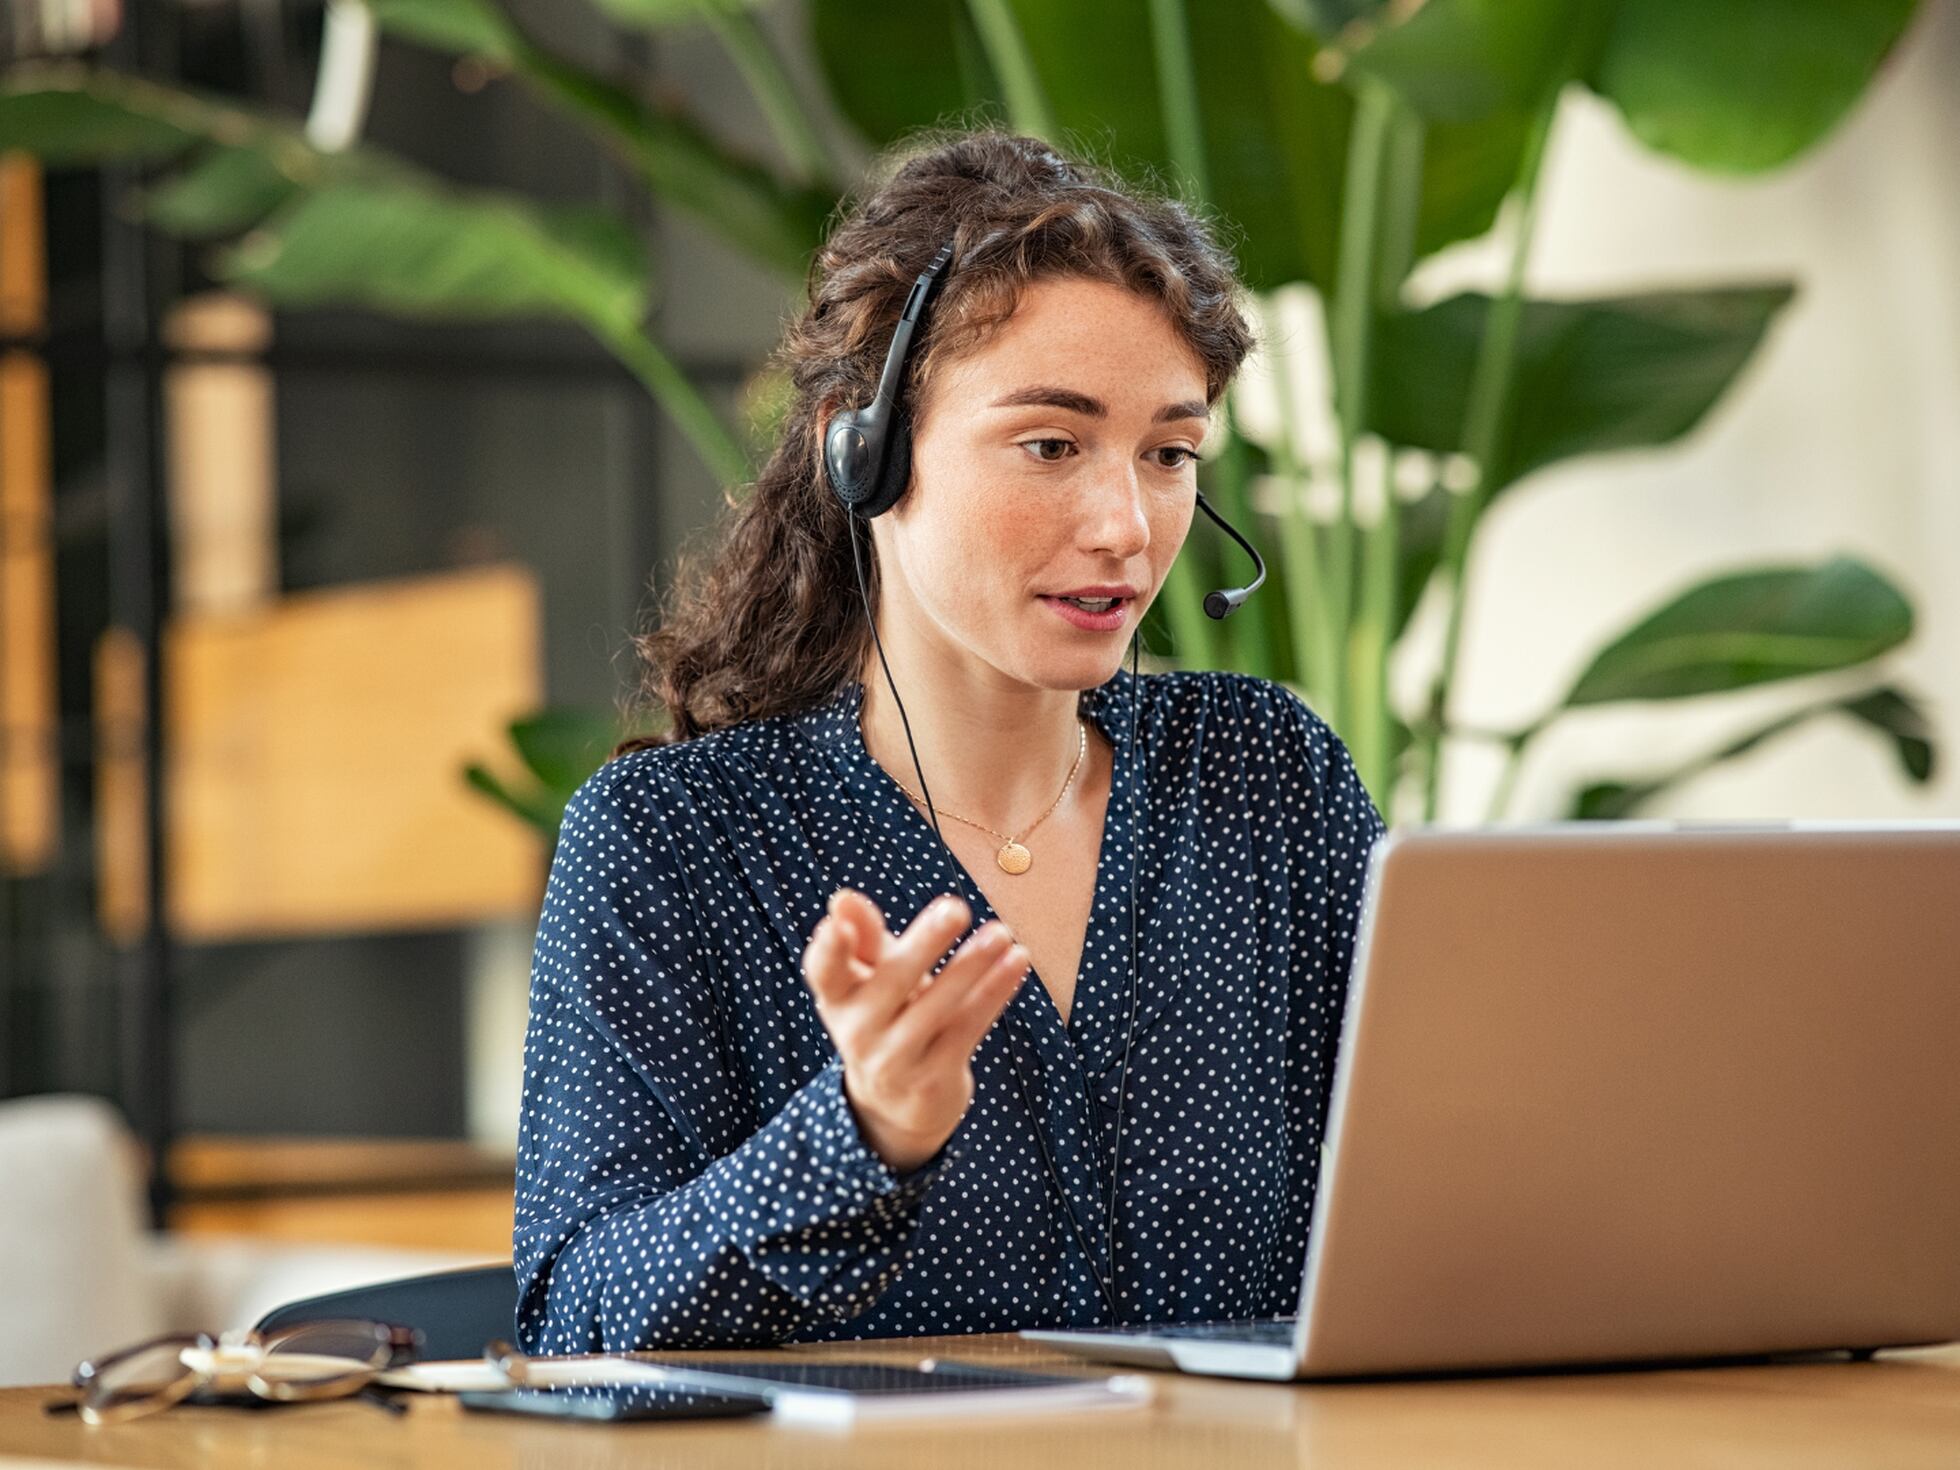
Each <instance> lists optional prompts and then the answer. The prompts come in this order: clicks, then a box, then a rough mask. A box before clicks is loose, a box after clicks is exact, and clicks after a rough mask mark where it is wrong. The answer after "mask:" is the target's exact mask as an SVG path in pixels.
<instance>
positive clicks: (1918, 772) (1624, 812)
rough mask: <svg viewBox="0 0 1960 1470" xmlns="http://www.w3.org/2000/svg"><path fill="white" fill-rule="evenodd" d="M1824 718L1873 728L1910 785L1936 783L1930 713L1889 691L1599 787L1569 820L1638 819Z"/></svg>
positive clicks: (1841, 702) (1817, 709)
mask: <svg viewBox="0 0 1960 1470" xmlns="http://www.w3.org/2000/svg"><path fill="white" fill-rule="evenodd" d="M1822 714H1843V715H1848V716H1850V717H1851V718H1852V719H1855V720H1859V721H1861V722H1863V723H1864V724H1867V725H1869V726H1871V727H1872V728H1873V729H1874V730H1877V731H1878V732H1879V733H1880V734H1882V735H1884V736H1885V737H1886V738H1887V739H1888V740H1890V741H1891V742H1892V750H1893V753H1894V754H1895V755H1897V756H1898V758H1899V765H1900V766H1901V767H1902V768H1903V769H1904V771H1905V773H1906V776H1907V778H1908V779H1909V780H1911V781H1913V782H1915V783H1917V784H1919V785H1922V786H1923V785H1925V784H1926V783H1927V782H1928V781H1930V780H1932V778H1933V769H1934V766H1935V765H1936V764H1937V761H1936V756H1935V751H1934V747H1933V741H1932V734H1931V726H1930V724H1929V722H1928V721H1927V718H1926V712H1925V710H1924V708H1923V707H1922V706H1921V705H1920V704H1919V703H1918V702H1917V701H1915V700H1914V699H1913V698H1912V697H1911V696H1910V695H1908V694H1906V693H1904V692H1903V691H1902V690H1899V689H1896V688H1893V687H1891V686H1889V685H1888V686H1885V687H1882V688H1878V689H1873V690H1870V691H1869V692H1867V693H1864V694H1860V695H1855V696H1852V697H1850V698H1845V699H1826V700H1820V701H1819V702H1818V703H1816V704H1812V705H1808V706H1806V707H1804V708H1802V709H1798V710H1793V711H1791V712H1790V713H1788V714H1785V715H1781V716H1779V717H1778V718H1776V719H1775V720H1772V721H1771V722H1770V723H1769V724H1767V725H1765V726H1763V727H1762V728H1761V729H1758V730H1753V731H1751V732H1750V733H1749V734H1747V735H1745V736H1743V737H1742V738H1741V739H1739V740H1733V741H1730V742H1729V743H1728V744H1727V745H1724V746H1722V747H1721V749H1719V750H1716V751H1714V752H1712V753H1711V754H1708V755H1704V756H1697V757H1696V758H1695V759H1693V760H1690V761H1685V762H1683V763H1682V764H1681V765H1679V766H1677V767H1675V768H1674V769H1673V770H1671V771H1668V772H1667V773H1666V774H1664V775H1660V776H1652V777H1648V778H1646V779H1644V780H1640V781H1599V782H1595V783H1593V784H1592V785H1589V786H1587V787H1585V788H1584V789H1583V790H1581V791H1579V792H1578V793H1577V794H1576V795H1575V796H1574V797H1573V799H1572V804H1571V808H1570V810H1569V811H1568V813H1567V815H1568V816H1569V817H1570V818H1572V819H1574V820H1589V819H1590V820H1600V819H1618V818H1623V817H1630V816H1634V815H1636V814H1637V813H1638V812H1639V811H1640V810H1641V809H1642V808H1644V807H1646V806H1647V805H1648V804H1649V803H1651V802H1652V801H1654V799H1655V798H1657V797H1659V796H1662V795H1664V794H1665V793H1666V792H1668V791H1671V790H1673V789H1674V788H1675V787H1677V786H1679V785H1681V784H1682V783H1683V782H1684V781H1687V780H1689V779H1690V778H1692V777H1694V776H1698V775H1700V774H1701V773H1702V772H1703V771H1705V770H1707V769H1709V768H1710V767H1711V766H1715V765H1719V764H1721V763H1722V762H1724V761H1730V760H1734V759H1735V758H1736V757H1738V756H1741V755H1746V754H1747V753H1748V752H1750V751H1752V750H1754V749H1755V748H1756V747H1757V746H1759V745H1761V744H1763V743H1764V742H1765V741H1767V740H1770V739H1772V738H1774V737H1775V736H1777V735H1780V734H1782V733H1783V732H1785V731H1786V730H1791V729H1794V728H1795V727H1797V726H1798V725H1801V724H1803V723H1805V722H1806V721H1808V720H1811V719H1814V718H1815V717H1816V716H1818V715H1822Z"/></svg>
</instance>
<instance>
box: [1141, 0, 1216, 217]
mask: <svg viewBox="0 0 1960 1470" xmlns="http://www.w3.org/2000/svg"><path fill="white" fill-rule="evenodd" d="M1150 38H1151V44H1152V49H1153V51H1154V52H1155V54H1156V58H1157V102H1158V107H1159V110H1160V111H1161V112H1162V113H1163V118H1164V141H1165V144H1166V146H1167V147H1168V148H1169V150H1170V157H1171V162H1172V163H1173V164H1174V165H1176V167H1177V169H1178V171H1179V172H1180V173H1182V174H1183V175H1184V177H1185V178H1187V179H1188V180H1190V182H1191V187H1192V188H1194V189H1196V190H1197V191H1198V195H1199V197H1200V198H1209V197H1210V195H1211V184H1210V180H1209V177H1208V175H1207V174H1206V171H1205V134H1204V115H1203V113H1202V112H1201V111H1200V110H1199V107H1198V77H1197V73H1196V71H1195V70H1194V69H1193V67H1192V64H1191V27H1190V22H1189V19H1188V17H1187V16H1186V15H1185V13H1184V0H1150Z"/></svg>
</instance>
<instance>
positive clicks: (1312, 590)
mask: <svg viewBox="0 0 1960 1470" xmlns="http://www.w3.org/2000/svg"><path fill="white" fill-rule="evenodd" d="M1259 305H1260V309H1261V316H1262V319H1263V321H1264V324H1265V328H1266V330H1265V337H1266V355H1267V356H1266V360H1267V361H1268V362H1269V363H1270V364H1271V365H1272V374H1273V385H1274V388H1275V389H1276V391H1277V392H1278V395H1279V400H1280V412H1279V419H1280V430H1279V438H1278V440H1277V441H1276V442H1275V444H1274V446H1273V457H1274V458H1275V459H1276V460H1277V461H1278V462H1279V469H1280V475H1281V478H1282V479H1283V480H1284V481H1285V483H1286V496H1285V499H1284V501H1283V502H1282V504H1281V509H1280V523H1279V524H1280V545H1281V546H1282V548H1283V549H1284V551H1285V564H1284V566H1283V567H1282V569H1281V571H1282V576H1281V581H1282V582H1283V584H1284V585H1285V588H1286V605H1287V610H1288V612H1289V613H1290V615H1291V617H1292V620H1293V649H1294V656H1295V662H1296V664H1297V666H1298V673H1297V674H1296V677H1299V678H1300V682H1302V683H1303V684H1305V685H1306V686H1307V690H1308V692H1309V694H1310V695H1311V696H1312V699H1311V703H1312V704H1313V705H1314V707H1315V709H1316V710H1317V711H1324V710H1325V708H1326V704H1325V701H1326V699H1327V691H1328V690H1329V689H1330V688H1332V686H1333V685H1334V683H1335V682H1336V681H1337V680H1338V679H1339V677H1340V674H1339V668H1338V666H1339V662H1340V649H1339V645H1338V644H1337V643H1336V642H1335V640H1334V624H1333V620H1332V618H1330V617H1329V616H1328V612H1327V602H1326V598H1327V584H1326V576H1325V573H1324V572H1323V571H1322V568H1321V564H1320V542H1319V539H1318V537H1317V535H1316V534H1315V531H1314V526H1313V522H1312V520H1311V518H1309V516H1308V515H1307V507H1306V489H1307V477H1306V474H1305V473H1304V471H1303V470H1302V469H1301V466H1300V457H1299V455H1298V454H1297V453H1295V452H1294V444H1293V414H1294V412H1295V404H1294V398H1293V370H1292V366H1291V359H1290V358H1289V356H1288V355H1287V353H1286V352H1284V351H1283V350H1281V349H1280V348H1279V347H1278V346H1277V345H1276V344H1275V341H1274V339H1275V338H1276V337H1277V336H1278V333H1277V331H1275V330H1274V329H1275V327H1276V325H1277V323H1278V321H1279V303H1278V301H1277V300H1276V299H1275V298H1273V297H1270V296H1268V297H1267V298H1265V299H1264V300H1263V301H1261V302H1260V303H1259ZM1323 717H1324V715H1323Z"/></svg>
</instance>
